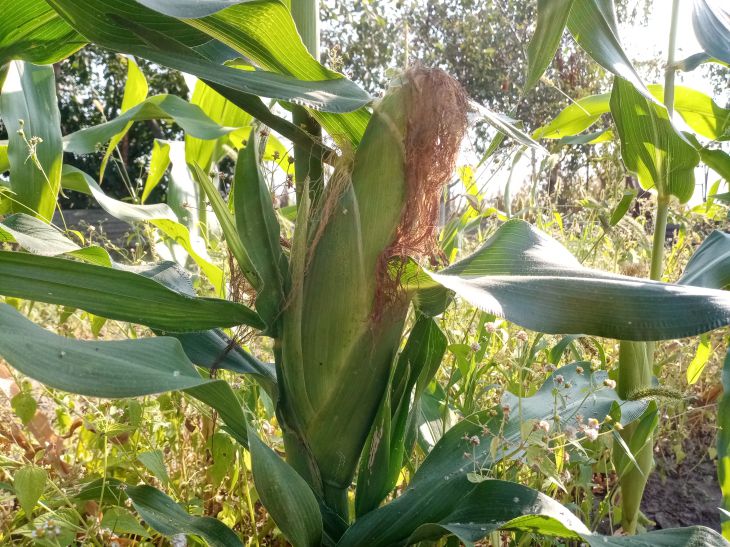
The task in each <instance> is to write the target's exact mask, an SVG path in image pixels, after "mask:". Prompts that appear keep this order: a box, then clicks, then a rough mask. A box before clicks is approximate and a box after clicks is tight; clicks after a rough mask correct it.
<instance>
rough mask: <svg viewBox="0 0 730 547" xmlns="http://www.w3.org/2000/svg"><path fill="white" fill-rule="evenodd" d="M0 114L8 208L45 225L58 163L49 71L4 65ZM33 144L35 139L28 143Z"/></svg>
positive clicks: (56, 120)
mask: <svg viewBox="0 0 730 547" xmlns="http://www.w3.org/2000/svg"><path fill="white" fill-rule="evenodd" d="M0 114H2V118H3V122H4V124H5V128H6V129H7V131H8V137H9V144H8V159H9V162H10V186H11V188H12V190H13V192H14V196H13V202H12V209H13V210H14V211H16V212H24V213H28V214H30V215H34V216H37V217H39V218H41V219H43V220H44V221H46V222H50V221H51V218H52V217H53V211H54V210H55V208H56V197H57V196H58V191H59V190H60V188H61V165H62V162H63V152H62V146H61V115H60V113H59V111H58V102H57V100H56V80H55V76H54V73H53V67H51V66H37V65H33V64H31V63H25V62H21V61H13V62H12V63H10V69H9V71H8V75H7V78H6V79H5V83H4V85H3V88H2V95H0ZM21 124H22V125H21ZM34 139H40V140H39V141H38V142H37V143H35V144H33V143H32V142H31V141H33V140H34Z"/></svg>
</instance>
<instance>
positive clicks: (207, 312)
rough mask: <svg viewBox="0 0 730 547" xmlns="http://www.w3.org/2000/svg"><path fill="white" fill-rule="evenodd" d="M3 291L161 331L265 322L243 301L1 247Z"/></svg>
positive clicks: (115, 270) (0, 268) (118, 271)
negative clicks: (192, 293) (201, 294)
mask: <svg viewBox="0 0 730 547" xmlns="http://www.w3.org/2000/svg"><path fill="white" fill-rule="evenodd" d="M0 294H3V295H5V296H14V297H16V298H25V299H29V300H37V301H40V302H48V303H51V304H61V305H64V306H73V307H77V308H81V309H83V310H86V311H89V312H91V313H93V314H94V315H99V316H102V317H107V318H109V319H116V320H119V321H129V322H131V323H138V324H142V325H147V326H149V327H151V328H155V329H159V330H162V331H172V332H184V331H194V330H206V329H210V328H215V327H231V326H235V325H241V324H247V325H251V326H253V327H256V328H262V327H263V326H264V325H263V323H262V322H261V320H260V319H259V317H258V315H256V314H255V313H254V312H253V311H252V310H250V309H249V308H247V307H245V306H243V305H241V304H236V303H234V302H229V301H226V300H220V299H216V298H195V297H191V296H189V295H186V294H183V293H180V292H176V291H174V290H171V289H169V288H167V287H165V286H164V285H161V284H160V283H158V282H156V281H154V280H152V279H149V278H147V277H145V276H142V275H138V274H135V273H131V272H126V271H121V270H118V269H112V268H104V267H101V266H95V265H92V264H84V263H81V262H74V261H71V260H65V259H62V258H52V257H44V256H36V255H30V254H26V253H18V252H8V251H0Z"/></svg>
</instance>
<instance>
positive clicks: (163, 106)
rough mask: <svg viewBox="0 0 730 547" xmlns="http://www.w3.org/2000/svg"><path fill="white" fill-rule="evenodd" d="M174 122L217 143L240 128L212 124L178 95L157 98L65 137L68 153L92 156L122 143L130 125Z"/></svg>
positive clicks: (188, 131)
mask: <svg viewBox="0 0 730 547" xmlns="http://www.w3.org/2000/svg"><path fill="white" fill-rule="evenodd" d="M161 119H167V120H173V121H175V123H177V124H178V125H179V126H180V127H181V128H182V129H183V131H185V134H186V135H191V136H193V137H197V138H199V139H210V140H215V139H219V138H220V137H223V136H225V135H227V134H229V133H230V132H231V131H234V130H235V129H237V128H236V127H223V126H221V125H219V124H217V123H216V122H214V121H213V120H211V119H210V118H209V117H208V116H206V115H205V113H204V112H203V111H202V110H201V109H200V107H199V106H197V105H194V104H191V103H189V102H187V101H185V100H183V99H181V98H180V97H177V96H176V95H155V96H154V97H150V98H149V99H146V100H144V101H143V102H141V103H139V104H137V105H136V106H134V107H132V108H130V109H129V110H127V111H125V112H123V113H122V114H120V115H119V116H117V117H116V118H114V119H113V120H109V121H108V122H105V123H101V124H99V125H95V126H92V127H87V128H84V129H81V130H79V131H76V132H75V133H71V134H70V135H67V136H66V137H64V150H65V151H66V152H73V153H74V154H89V153H92V152H95V151H96V150H98V148H99V146H102V145H104V144H105V143H107V142H108V141H110V140H111V141H112V143H114V142H115V141H117V142H118V140H119V139H120V135H121V136H123V135H124V133H126V131H127V130H128V129H129V124H130V123H133V122H136V121H144V120H161Z"/></svg>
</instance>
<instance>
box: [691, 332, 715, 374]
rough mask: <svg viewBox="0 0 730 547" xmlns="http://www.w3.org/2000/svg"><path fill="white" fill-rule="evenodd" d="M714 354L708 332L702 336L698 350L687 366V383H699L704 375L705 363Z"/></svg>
mask: <svg viewBox="0 0 730 547" xmlns="http://www.w3.org/2000/svg"><path fill="white" fill-rule="evenodd" d="M711 354H712V346H711V345H710V337H709V336H707V335H706V334H703V335H702V336H700V340H699V343H698V344H697V351H695V356H694V357H693V358H692V361H691V362H690V364H689V365H688V366H687V383H688V384H689V385H692V384H695V383H697V380H699V379H700V376H702V372H703V371H704V370H705V365H707V361H708V360H709V359H710V355H711Z"/></svg>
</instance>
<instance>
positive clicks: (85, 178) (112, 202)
mask: <svg viewBox="0 0 730 547" xmlns="http://www.w3.org/2000/svg"><path fill="white" fill-rule="evenodd" d="M172 144H174V143H172ZM179 144H182V143H179ZM186 174H187V173H186ZM62 184H63V186H64V188H68V189H72V190H76V191H81V192H83V191H85V193H89V194H91V195H92V196H93V197H94V199H95V200H96V202H97V203H98V204H99V205H100V206H101V208H102V209H104V210H105V211H106V212H107V213H109V214H110V215H112V216H113V217H115V218H118V219H119V220H123V221H125V222H129V223H130V224H133V223H135V222H149V223H151V224H152V225H154V226H155V227H157V228H158V229H159V230H160V231H161V232H162V233H163V234H165V236H167V237H168V238H169V239H171V240H172V241H174V242H175V243H176V244H178V245H180V246H181V247H182V248H183V249H185V251H186V252H187V253H188V254H190V256H191V257H192V258H193V260H195V263H196V264H197V265H198V267H199V268H200V269H201V271H202V272H203V273H204V274H205V275H206V277H207V278H208V280H209V281H210V282H211V284H212V285H213V287H214V288H215V290H216V294H218V295H222V294H223V271H222V270H221V269H220V268H219V267H218V266H216V265H215V264H213V263H212V262H211V261H210V258H209V257H208V256H207V253H205V248H200V246H198V245H196V241H194V240H193V236H192V235H191V233H190V230H189V229H188V228H187V227H186V226H184V225H183V224H181V223H179V222H178V221H177V215H176V214H175V213H174V212H173V211H172V209H171V208H170V206H168V205H166V204H164V203H158V204H154V205H136V204H133V203H127V202H125V201H120V200H116V199H113V198H110V197H109V196H107V195H106V194H105V193H104V192H103V190H102V189H101V187H99V185H98V184H97V183H96V181H95V180H94V179H92V178H91V177H90V176H89V175H88V174H87V173H84V172H83V171H81V170H79V169H77V168H76V167H72V166H70V165H64V166H63V178H62ZM172 186H174V185H171V187H172ZM168 192H169V193H170V194H172V193H173V191H172V188H170V189H168Z"/></svg>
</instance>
